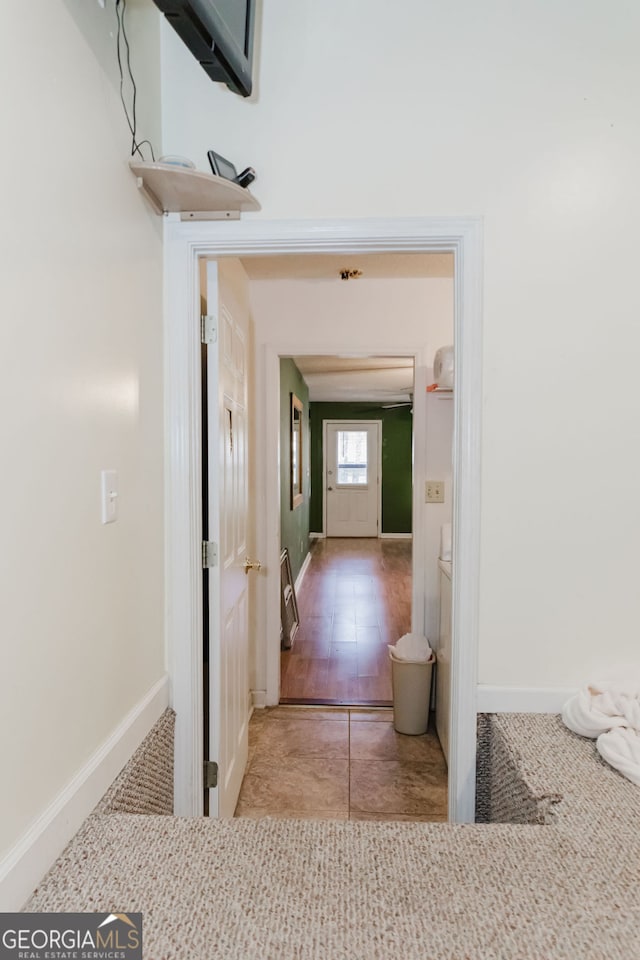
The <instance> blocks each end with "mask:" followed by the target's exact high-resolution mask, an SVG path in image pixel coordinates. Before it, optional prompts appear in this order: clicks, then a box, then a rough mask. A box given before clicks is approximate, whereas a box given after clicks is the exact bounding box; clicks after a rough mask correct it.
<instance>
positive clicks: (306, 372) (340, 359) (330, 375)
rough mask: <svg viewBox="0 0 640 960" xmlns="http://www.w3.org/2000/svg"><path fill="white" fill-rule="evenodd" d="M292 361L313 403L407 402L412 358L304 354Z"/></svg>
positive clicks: (411, 386)
mask: <svg viewBox="0 0 640 960" xmlns="http://www.w3.org/2000/svg"><path fill="white" fill-rule="evenodd" d="M292 359H293V362H294V363H295V365H296V366H297V368H298V370H299V371H300V373H301V374H302V376H303V377H304V379H305V382H306V384H307V386H308V387H309V399H310V400H312V401H316V402H333V403H349V402H356V401H367V402H372V403H380V404H387V403H405V402H406V403H410V402H411V397H412V394H413V357H363V356H359V355H358V356H344V355H343V356H306V357H293V358H292Z"/></svg>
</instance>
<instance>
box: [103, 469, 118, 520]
mask: <svg viewBox="0 0 640 960" xmlns="http://www.w3.org/2000/svg"><path fill="white" fill-rule="evenodd" d="M100 503H101V507H102V522H103V523H115V521H116V520H117V519H118V471H117V470H103V471H102V473H101V474H100Z"/></svg>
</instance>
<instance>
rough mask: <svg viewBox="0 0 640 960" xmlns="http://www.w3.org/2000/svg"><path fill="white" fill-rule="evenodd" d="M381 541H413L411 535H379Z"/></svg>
mask: <svg viewBox="0 0 640 960" xmlns="http://www.w3.org/2000/svg"><path fill="white" fill-rule="evenodd" d="M380 539H381V540H413V534H412V533H381V534H380Z"/></svg>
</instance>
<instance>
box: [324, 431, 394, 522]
mask: <svg viewBox="0 0 640 960" xmlns="http://www.w3.org/2000/svg"><path fill="white" fill-rule="evenodd" d="M380 433H381V424H380V421H378V420H354V421H351V420H325V443H324V450H325V457H324V463H325V489H326V500H325V503H326V508H325V517H326V523H325V532H326V535H327V536H328V537H377V536H378V533H379V529H380V518H379V510H380Z"/></svg>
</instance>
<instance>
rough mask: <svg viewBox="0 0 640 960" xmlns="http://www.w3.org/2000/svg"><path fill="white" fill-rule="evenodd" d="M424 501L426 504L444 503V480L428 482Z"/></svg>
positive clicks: (425, 487) (425, 486)
mask: <svg viewBox="0 0 640 960" xmlns="http://www.w3.org/2000/svg"><path fill="white" fill-rule="evenodd" d="M424 499H425V502H426V503H444V480H427V482H426V483H425V485H424Z"/></svg>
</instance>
